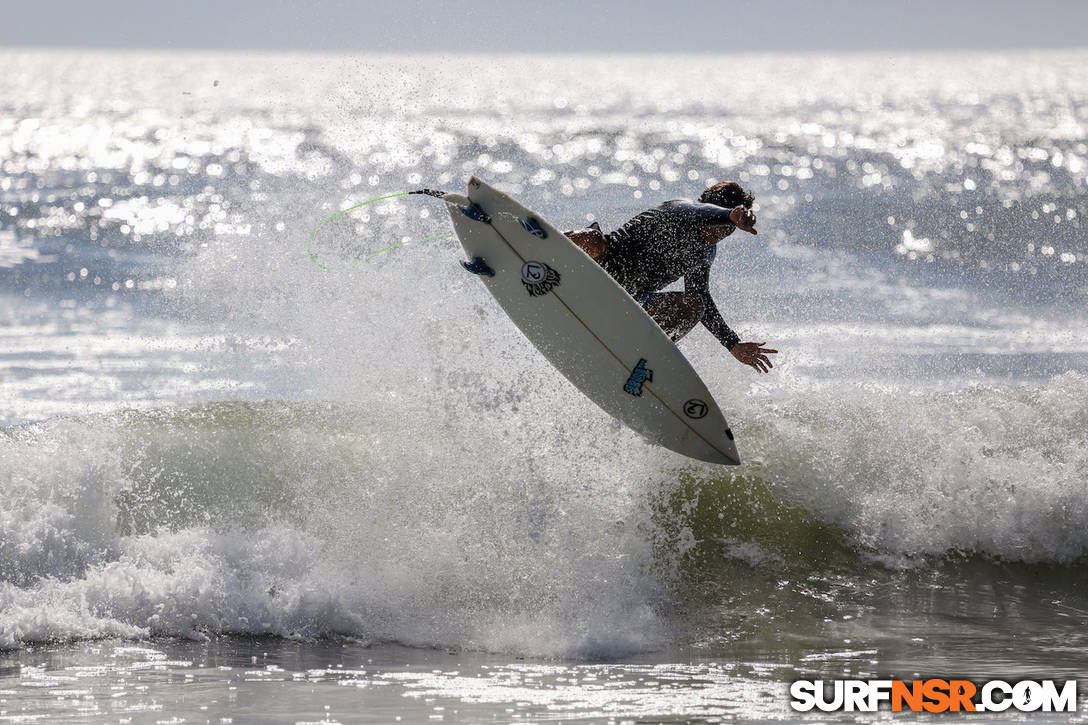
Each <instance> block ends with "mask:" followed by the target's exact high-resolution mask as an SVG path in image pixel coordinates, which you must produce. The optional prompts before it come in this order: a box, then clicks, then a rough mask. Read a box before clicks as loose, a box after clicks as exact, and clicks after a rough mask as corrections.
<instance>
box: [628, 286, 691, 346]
mask: <svg viewBox="0 0 1088 725" xmlns="http://www.w3.org/2000/svg"><path fill="white" fill-rule="evenodd" d="M643 308H644V309H645V310H646V312H647V313H649V315H650V317H652V318H653V320H654V322H656V323H657V324H658V326H659V327H660V328H661V329H662V330H664V331H665V334H666V335H668V336H669V339H670V340H672V341H673V342H676V341H677V340H679V339H680V338H681V337H683V336H684V335H686V334H688V333H689V332H691V329H692V328H693V327H695V325H696V324H698V322H699V320H701V319H703V309H704V308H703V300H702V298H700V297H699V295H695V294H691V293H689V292H660V293H658V294H655V295H653V297H651V298H650V299H648V300H647V301H646V303H645V304H644V305H643Z"/></svg>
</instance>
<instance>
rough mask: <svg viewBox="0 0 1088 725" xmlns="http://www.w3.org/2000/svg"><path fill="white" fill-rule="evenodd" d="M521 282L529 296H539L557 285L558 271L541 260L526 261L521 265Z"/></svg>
mask: <svg viewBox="0 0 1088 725" xmlns="http://www.w3.org/2000/svg"><path fill="white" fill-rule="evenodd" d="M521 283H522V284H523V285H525V289H526V290H528V292H529V296H530V297H540V296H541V295H546V294H548V293H549V292H551V291H552V288H553V287H558V286H559V273H558V272H556V271H555V270H554V269H552V268H551V267H549V266H548V265H546V264H544V263H543V262H526V263H525V264H523V265H521Z"/></svg>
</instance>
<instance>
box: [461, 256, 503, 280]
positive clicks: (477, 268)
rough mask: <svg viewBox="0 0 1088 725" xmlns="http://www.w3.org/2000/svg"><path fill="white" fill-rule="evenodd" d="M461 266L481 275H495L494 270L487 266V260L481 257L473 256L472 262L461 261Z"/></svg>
mask: <svg viewBox="0 0 1088 725" xmlns="http://www.w3.org/2000/svg"><path fill="white" fill-rule="evenodd" d="M461 266H462V267H464V268H465V270H466V271H468V272H472V273H473V274H478V275H481V276H483V277H494V276H495V270H493V269H491V267H488V266H487V262H485V261H484V258H483V257H473V258H472V262H461Z"/></svg>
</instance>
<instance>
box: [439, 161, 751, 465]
mask: <svg viewBox="0 0 1088 725" xmlns="http://www.w3.org/2000/svg"><path fill="white" fill-rule="evenodd" d="M443 199H444V201H445V202H446V208H447V210H448V211H449V214H450V219H451V220H452V222H453V227H454V231H455V232H456V233H457V237H458V239H459V240H460V241H461V246H462V247H463V248H464V250H465V253H466V254H467V255H468V258H469V259H470V260H473V259H475V258H481V259H482V260H483V261H484V262H485V263H486V267H487V268H489V269H490V271H492V272H493V276H488V275H485V274H482V275H481V277H480V278H481V279H482V280H483V283H484V285H485V286H486V287H487V289H488V291H489V292H491V294H492V295H493V296H494V297H495V300H496V301H497V302H498V303H499V305H500V306H501V307H502V308H503V310H504V311H505V312H506V314H507V315H509V316H510V319H511V320H513V322H514V324H515V325H517V327H518V329H520V330H521V331H522V333H523V334H524V335H525V336H526V337H527V338H528V339H529V341H530V342H532V343H533V345H534V346H535V347H536V348H537V349H538V350H539V351H540V352H541V353H542V354H543V355H544V357H545V358H547V360H548V361H549V362H550V363H551V364H552V365H553V366H554V367H555V369H556V370H558V371H559V372H560V373H561V374H562V375H563V376H564V377H566V378H567V379H568V380H569V381H570V382H571V383H573V384H574V386H575V387H577V388H578V389H579V390H581V391H582V392H583V393H584V394H585V395H586V396H587V397H588V398H589V399H590V400H592V401H593V402H595V403H596V404H597V405H598V406H600V407H601V408H602V409H603V410H604V411H606V412H607V413H609V414H611V415H612V416H614V417H615V418H617V419H618V420H620V421H621V422H623V423H624V424H626V425H627V426H628V427H630V428H632V429H633V430H635V431H637V432H639V433H641V434H642V435H643V436H645V437H646V438H648V439H650V440H651V441H654V442H655V443H658V444H660V445H662V446H664V447H666V448H669V449H670V450H673V451H676V452H677V453H681V454H683V455H686V456H690V457H691V458H695V459H698V460H702V461H707V462H710V463H718V464H723V465H738V464H739V463H740V456H739V455H738V453H737V449H736V445H735V443H734V440H733V433H732V431H731V430H730V428H729V424H728V423H727V422H726V420H725V416H724V415H723V414H722V412H721V409H720V408H719V407H718V404H717V403H716V402H715V401H714V398H713V397H712V396H711V395H710V392H709V390H707V387H706V385H705V384H704V383H703V381H702V379H701V378H700V377H699V375H698V373H696V372H695V369H694V368H692V366H691V363H689V362H688V360H687V358H685V357H684V355H683V353H681V352H680V350H679V349H678V348H677V347H676V345H675V344H673V342H672V341H671V340H669V338H668V336H667V335H666V334H665V333H664V332H663V331H662V330H661V328H660V327H659V326H658V325H657V323H656V322H654V321H653V319H652V318H651V317H650V316H649V315H648V314H647V313H646V311H645V310H644V309H643V308H642V306H641V305H639V304H638V302H636V301H635V300H634V299H633V298H632V297H631V296H630V295H629V294H627V291H626V290H624V289H623V288H622V287H621V286H620V285H619V284H618V283H617V282H616V281H615V280H613V279H612V277H610V276H609V275H608V273H607V272H605V271H604V269H602V268H601V267H600V266H599V265H598V264H597V263H596V262H594V261H593V260H592V259H590V257H589V256H588V255H587V254H586V253H585V252H583V251H582V250H581V249H580V248H579V247H578V246H577V245H575V244H574V243H573V242H571V241H570V240H569V239H568V238H567V237H566V236H565V235H564V234H563V233H562V232H560V231H559V230H558V229H556V228H555V227H554V226H553V225H552V224H550V223H549V222H548V221H547V220H546V219H544V217H542V216H540V215H539V214H537V213H535V212H533V211H532V210H530V209H528V208H526V207H525V206H523V205H522V204H520V203H519V202H517V201H516V200H515V199H513V198H512V197H511V196H509V195H508V194H505V193H503V192H501V191H499V190H497V189H495V188H494V187H492V186H490V185H488V184H486V183H484V182H483V181H481V180H480V179H478V178H476V177H473V178H471V179H470V180H469V183H468V194H467V196H462V195H460V194H452V193H449V194H446V195H445V196H444V197H443Z"/></svg>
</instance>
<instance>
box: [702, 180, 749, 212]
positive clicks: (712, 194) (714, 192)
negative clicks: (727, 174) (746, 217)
mask: <svg viewBox="0 0 1088 725" xmlns="http://www.w3.org/2000/svg"><path fill="white" fill-rule="evenodd" d="M699 201H701V202H702V203H704V204H714V205H716V206H721V207H725V208H726V209H732V208H733V207H736V206H741V205H744V206H745V207H747V208H748V209H751V208H752V202H753V201H755V197H754V196H752V192H750V191H745V190H744V188H743V187H741V185H740V184H738V183H737V182H735V181H719V182H718V183H717V184H714V186H708V187H707V189H706V191H704V192H703V193H702V194H700V195H699Z"/></svg>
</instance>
